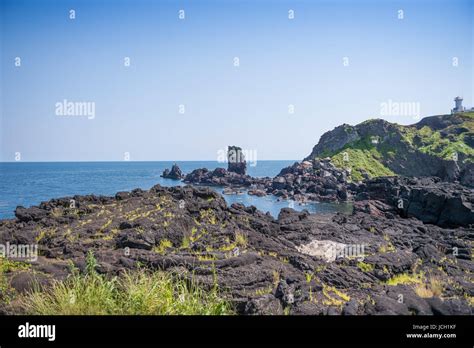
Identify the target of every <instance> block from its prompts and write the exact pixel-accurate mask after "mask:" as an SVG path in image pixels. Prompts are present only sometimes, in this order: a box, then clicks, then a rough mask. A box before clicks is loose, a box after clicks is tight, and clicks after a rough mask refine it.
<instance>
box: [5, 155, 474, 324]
mask: <svg viewBox="0 0 474 348" xmlns="http://www.w3.org/2000/svg"><path fill="white" fill-rule="evenodd" d="M322 163H325V162H324V161H323V162H322ZM290 168H291V169H284V170H282V172H281V173H280V174H279V175H278V176H277V177H276V178H275V179H252V178H250V177H248V178H246V177H245V176H244V175H242V174H237V173H232V172H231V173H232V174H229V173H228V172H227V171H226V172H223V171H222V170H215V171H214V172H216V171H217V173H220V174H219V175H221V174H224V175H222V176H216V175H214V174H209V176H208V174H207V173H213V172H209V171H207V172H206V171H200V170H198V171H194V172H193V173H194V174H193V173H191V174H192V175H191V174H188V175H186V176H185V178H184V180H185V181H186V180H189V179H190V178H199V180H198V181H199V183H202V184H208V182H206V180H207V179H205V178H211V181H214V179H217V178H221V180H223V181H220V182H219V183H220V184H222V183H223V182H227V183H228V184H229V185H234V182H235V181H239V182H241V181H240V180H249V181H252V180H255V181H254V182H252V183H250V185H243V186H246V187H252V185H257V186H256V187H259V186H258V185H262V186H261V189H262V190H264V189H265V192H266V193H267V192H271V193H272V194H275V193H274V192H275V191H277V193H278V192H280V191H283V190H286V192H288V194H287V195H288V197H290V196H292V197H296V195H298V194H315V195H318V197H319V196H321V197H334V198H335V199H340V198H342V197H341V193H342V192H344V191H343V190H342V189H339V187H338V185H339V183H341V184H342V181H339V179H337V177H336V176H335V175H334V174H331V175H326V174H325V172H330V170H331V167H330V166H329V165H327V164H321V168H320V172H316V171H314V168H315V167H314V164H313V166H312V167H311V169H312V170H313V172H314V173H317V174H311V173H308V171H307V170H309V169H308V168H309V165H308V164H307V163H300V164H295V165H294V166H292V167H290ZM174 172H176V170H175V171H174ZM197 173H200V174H202V175H197ZM217 173H216V174H217ZM234 174H237V175H238V176H236V175H234ZM190 175H191V176H190ZM311 175H313V176H311ZM222 178H225V179H222ZM277 178H278V179H277ZM281 178H283V179H284V186H283V180H282V179H281ZM276 179H277V180H276ZM300 179H301V180H300ZM259 180H262V181H261V182H258V183H257V182H256V181H259ZM311 180H315V182H312V181H311ZM244 182H245V181H244ZM275 182H276V183H277V184H276V185H277V186H274V183H275ZM279 184H281V186H278V185H279ZM266 185H268V186H266ZM224 186H225V185H224ZM346 187H347V186H346ZM321 188H324V189H326V190H331V191H329V194H328V193H327V192H326V193H323V192H322V191H320V190H321ZM284 192H285V191H284ZM346 192H347V191H346ZM350 192H353V195H354V196H353V198H354V200H355V203H354V206H355V207H354V212H353V213H352V214H351V215H347V214H340V213H335V214H319V215H311V214H309V213H308V212H306V211H303V212H297V211H294V210H293V209H290V208H285V209H282V210H281V212H280V214H279V216H278V218H277V219H274V218H273V217H272V216H270V215H269V214H264V213H263V212H261V211H259V210H257V209H256V208H255V207H253V206H250V207H245V206H243V205H241V204H232V205H231V206H227V204H226V202H225V200H224V199H223V197H222V196H221V195H220V194H218V193H216V192H214V191H213V190H211V189H208V188H202V187H192V186H183V187H172V188H164V187H161V186H159V185H156V186H154V187H153V188H152V189H150V190H148V191H144V190H140V189H136V190H133V191H131V192H119V193H117V194H116V195H115V197H105V196H95V195H88V196H74V197H65V198H61V199H53V200H51V201H48V202H44V203H42V204H40V205H39V206H38V207H30V208H23V207H18V208H17V209H16V211H15V215H16V218H15V219H10V220H2V221H0V242H1V243H3V244H5V243H7V242H8V243H10V244H15V243H16V244H35V243H36V244H38V245H39V253H40V256H39V257H38V259H37V260H36V261H32V262H30V263H29V267H30V268H29V269H28V270H27V271H25V270H22V269H20V270H13V271H10V272H8V273H7V274H6V276H7V277H8V281H9V284H10V285H11V287H12V288H13V289H15V290H16V291H18V292H20V293H22V292H25V291H28V290H29V289H31V288H32V287H33V286H34V284H38V283H39V284H41V286H43V287H45V288H47V287H48V284H50V283H51V281H52V280H53V279H59V280H61V279H65V277H67V275H68V274H69V272H70V265H71V264H72V265H74V266H75V267H77V268H79V269H84V267H85V258H86V254H87V253H88V252H89V251H92V252H93V253H94V255H95V257H96V259H97V262H98V271H99V272H100V273H102V274H106V275H110V276H113V275H116V274H119V273H120V272H122V271H123V270H133V269H136V268H138V267H143V266H145V267H147V268H148V269H151V270H165V271H167V272H170V273H171V274H173V275H174V276H179V277H184V278H193V279H195V280H197V281H198V282H199V283H200V284H203V286H204V287H207V288H210V287H212V286H213V284H214V283H215V282H216V281H217V283H218V285H219V288H220V289H221V290H222V294H223V295H224V296H225V297H226V299H227V300H229V301H230V303H232V305H233V308H235V311H236V312H237V313H239V314H283V313H285V314H305V315H309V314H310V315H320V314H327V315H331V314H343V315H364V314H402V315H410V314H420V315H423V314H463V315H464V314H466V315H470V314H472V309H473V296H474V286H473V281H472V280H473V279H472V272H473V271H474V264H473V262H472V242H473V234H472V232H473V211H472V202H473V193H472V190H468V189H465V188H462V187H461V186H456V185H455V184H453V185H452V186H450V185H446V183H443V182H441V181H439V180H437V179H432V178H431V179H404V178H395V177H386V178H377V179H373V180H366V181H365V182H363V183H362V184H361V185H358V186H354V187H352V189H351V190H350ZM285 194H286V193H285ZM400 200H401V202H402V203H401V204H400ZM71 202H74V205H73V207H72V206H71ZM435 202H437V204H435ZM1 311H2V312H3V313H18V311H19V309H18V307H17V306H16V303H15V302H14V301H13V302H12V303H8V304H7V303H3V304H2V306H1Z"/></svg>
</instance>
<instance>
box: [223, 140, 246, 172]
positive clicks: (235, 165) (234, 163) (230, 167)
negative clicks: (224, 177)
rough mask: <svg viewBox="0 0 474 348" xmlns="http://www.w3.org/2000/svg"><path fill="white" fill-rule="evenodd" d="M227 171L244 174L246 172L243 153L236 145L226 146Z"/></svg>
mask: <svg viewBox="0 0 474 348" xmlns="http://www.w3.org/2000/svg"><path fill="white" fill-rule="evenodd" d="M227 161H228V164H227V171H229V172H233V173H237V174H240V175H245V174H246V173H247V162H246V161H245V156H244V153H243V152H242V149H241V148H240V147H238V146H228V148H227Z"/></svg>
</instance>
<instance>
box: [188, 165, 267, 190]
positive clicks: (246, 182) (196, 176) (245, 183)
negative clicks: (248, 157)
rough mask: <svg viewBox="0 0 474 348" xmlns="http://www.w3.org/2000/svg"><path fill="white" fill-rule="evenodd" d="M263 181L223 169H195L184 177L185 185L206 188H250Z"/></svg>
mask: <svg viewBox="0 0 474 348" xmlns="http://www.w3.org/2000/svg"><path fill="white" fill-rule="evenodd" d="M264 180H265V179H264V178H263V179H259V178H253V177H251V176H249V175H243V174H238V173H235V172H230V171H228V170H226V169H224V168H216V169H214V170H208V169H207V168H200V169H195V170H193V171H192V172H191V173H189V174H187V175H186V176H185V177H184V182H185V183H190V184H197V185H208V186H235V187H250V186H251V185H254V184H257V183H260V182H264Z"/></svg>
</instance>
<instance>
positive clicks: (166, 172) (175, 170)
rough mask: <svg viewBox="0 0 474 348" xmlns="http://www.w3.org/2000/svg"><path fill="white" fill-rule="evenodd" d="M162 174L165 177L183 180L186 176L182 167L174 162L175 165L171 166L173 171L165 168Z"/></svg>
mask: <svg viewBox="0 0 474 348" xmlns="http://www.w3.org/2000/svg"><path fill="white" fill-rule="evenodd" d="M161 176H162V177H163V178H165V179H173V180H181V179H183V178H184V175H183V173H182V172H181V169H180V168H179V167H178V165H177V164H176V163H175V164H173V166H172V167H171V171H170V170H169V169H165V170H164V171H163V174H162V175H161Z"/></svg>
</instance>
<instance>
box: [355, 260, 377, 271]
mask: <svg viewBox="0 0 474 348" xmlns="http://www.w3.org/2000/svg"><path fill="white" fill-rule="evenodd" d="M357 267H358V268H359V269H360V270H361V271H363V272H372V271H373V270H374V265H372V264H370V263H366V262H362V261H361V262H358V263H357Z"/></svg>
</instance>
